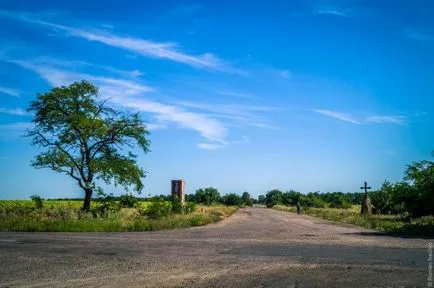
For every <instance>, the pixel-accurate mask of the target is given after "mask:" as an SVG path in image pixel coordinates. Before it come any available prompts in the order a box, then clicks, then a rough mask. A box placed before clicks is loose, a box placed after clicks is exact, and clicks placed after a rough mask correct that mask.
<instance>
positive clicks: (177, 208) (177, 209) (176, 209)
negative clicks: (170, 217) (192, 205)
mask: <svg viewBox="0 0 434 288" xmlns="http://www.w3.org/2000/svg"><path fill="white" fill-rule="evenodd" d="M183 210H184V209H183V206H182V202H181V199H180V198H179V196H178V195H173V198H172V212H173V213H176V214H181V213H183Z"/></svg>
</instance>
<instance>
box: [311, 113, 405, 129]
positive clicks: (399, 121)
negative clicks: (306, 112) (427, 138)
mask: <svg viewBox="0 0 434 288" xmlns="http://www.w3.org/2000/svg"><path fill="white" fill-rule="evenodd" d="M312 111H313V112H315V113H318V114H321V115H324V116H328V117H331V118H335V119H338V120H341V121H344V122H348V123H351V124H357V125H362V124H396V125H405V124H406V123H407V120H408V119H407V117H405V116H402V115H374V116H365V117H357V116H355V115H352V114H348V113H342V112H336V111H330V110H323V109H313V110H312Z"/></svg>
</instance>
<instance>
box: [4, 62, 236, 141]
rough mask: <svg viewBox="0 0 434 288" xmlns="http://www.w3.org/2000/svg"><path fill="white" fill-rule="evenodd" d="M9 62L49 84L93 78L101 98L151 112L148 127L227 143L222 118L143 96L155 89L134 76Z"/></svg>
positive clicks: (57, 84)
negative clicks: (172, 127) (117, 76)
mask: <svg viewBox="0 0 434 288" xmlns="http://www.w3.org/2000/svg"><path fill="white" fill-rule="evenodd" d="M10 62H11V63H15V64H17V65H20V66H22V67H23V68H26V69H29V70H32V71H34V72H36V73H37V74H38V75H39V76H40V77H41V78H42V79H45V80H46V81H47V82H48V83H50V84H51V85H52V86H61V85H69V84H71V83H72V82H74V81H79V80H83V79H85V80H89V81H92V82H93V83H94V84H95V85H96V86H98V87H99V90H100V93H101V95H102V96H103V97H104V98H108V97H109V98H110V101H111V103H113V104H116V105H118V106H121V107H124V108H127V109H132V110H135V111H140V112H146V113H150V114H152V115H153V117H154V119H155V120H156V122H155V123H152V124H149V125H148V128H150V129H152V130H156V129H164V128H166V127H167V124H174V125H175V126H178V127H181V128H186V129H192V130H195V131H197V132H198V133H199V134H200V135H201V136H202V137H203V138H204V139H206V140H208V141H210V142H212V144H220V145H227V144H228V142H227V141H226V137H227V134H228V131H227V128H226V126H225V125H224V124H223V123H222V122H221V121H219V120H217V119H214V118H212V117H210V116H209V115H206V114H204V113H196V112H190V111H185V110H184V109H183V108H182V107H179V106H175V105H168V104H164V103H160V102H157V101H153V100H149V99H143V98H142V97H143V96H144V94H145V93H150V92H155V91H156V90H155V89H154V88H151V87H148V86H145V85H143V84H141V83H139V82H138V81H137V80H135V79H130V80H126V79H114V78H107V77H103V76H95V75H88V74H84V73H77V72H69V71H66V70H60V69H58V68H54V67H51V66H50V65H48V66H44V65H43V64H41V63H34V62H32V61H19V60H10Z"/></svg>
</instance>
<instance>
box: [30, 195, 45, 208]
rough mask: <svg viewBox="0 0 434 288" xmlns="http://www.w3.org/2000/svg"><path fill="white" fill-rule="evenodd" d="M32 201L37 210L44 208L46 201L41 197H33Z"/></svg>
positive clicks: (31, 197)
mask: <svg viewBox="0 0 434 288" xmlns="http://www.w3.org/2000/svg"><path fill="white" fill-rule="evenodd" d="M30 199H32V201H33V204H34V205H35V208H36V209H42V208H44V200H43V199H42V198H41V197H40V196H38V195H32V196H30Z"/></svg>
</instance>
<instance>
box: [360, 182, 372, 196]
mask: <svg viewBox="0 0 434 288" xmlns="http://www.w3.org/2000/svg"><path fill="white" fill-rule="evenodd" d="M360 189H365V195H366V194H368V189H371V187H369V186H368V183H366V181H365V186H363V187H360Z"/></svg>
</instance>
